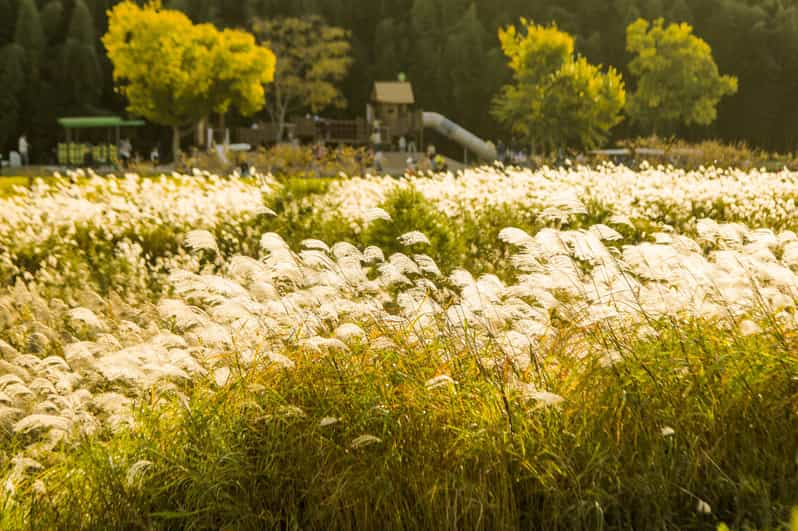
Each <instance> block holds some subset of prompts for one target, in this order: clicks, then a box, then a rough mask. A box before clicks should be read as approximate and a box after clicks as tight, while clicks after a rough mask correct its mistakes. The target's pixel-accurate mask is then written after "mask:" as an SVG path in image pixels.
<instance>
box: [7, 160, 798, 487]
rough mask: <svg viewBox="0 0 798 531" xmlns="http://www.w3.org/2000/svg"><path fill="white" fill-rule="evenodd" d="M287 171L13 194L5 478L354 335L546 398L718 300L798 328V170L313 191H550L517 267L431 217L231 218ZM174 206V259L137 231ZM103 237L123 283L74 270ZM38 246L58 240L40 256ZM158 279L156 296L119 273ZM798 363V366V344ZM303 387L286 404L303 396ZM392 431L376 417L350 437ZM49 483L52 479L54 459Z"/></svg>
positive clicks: (751, 321)
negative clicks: (473, 260)
mask: <svg viewBox="0 0 798 531" xmlns="http://www.w3.org/2000/svg"><path fill="white" fill-rule="evenodd" d="M280 187H281V185H280V184H279V183H277V182H276V181H274V180H273V179H271V178H269V177H268V176H259V177H258V178H256V179H253V180H241V179H237V178H220V177H217V176H212V175H203V174H202V173H201V172H197V174H196V175H193V176H170V177H163V178H161V179H155V180H147V179H141V178H139V177H137V176H135V175H128V176H126V177H124V178H122V179H115V178H100V177H97V176H92V175H89V179H88V181H87V182H84V183H82V184H80V185H75V184H69V183H68V182H66V181H65V182H63V183H61V184H58V185H55V186H45V185H44V184H41V183H40V184H39V185H37V187H36V188H34V189H33V190H31V191H29V192H23V193H20V194H19V195H17V196H14V197H11V198H9V199H6V200H3V201H1V202H0V271H2V276H3V278H4V279H6V280H7V282H8V285H7V286H6V288H5V289H4V292H3V294H2V296H0V358H1V359H0V436H2V438H3V441H4V445H3V446H4V448H6V450H4V453H3V455H2V464H3V465H4V467H5V469H4V474H5V480H4V484H3V485H4V492H5V496H6V497H8V498H9V499H13V498H14V496H15V493H16V492H17V489H18V488H19V486H20V485H23V484H27V483H29V482H30V480H31V479H32V478H38V477H39V476H38V474H40V473H41V471H42V470H46V468H47V467H48V463H49V462H50V455H51V454H52V453H53V452H57V451H62V450H63V449H64V448H68V447H69V445H70V441H76V440H79V439H81V438H82V437H84V436H86V435H91V434H96V433H99V432H109V433H113V432H114V431H117V430H125V429H130V428H131V426H132V427H133V429H135V426H134V423H135V414H134V413H135V411H136V408H137V407H138V405H139V404H141V403H142V402H145V403H148V404H156V405H157V403H158V402H159V401H160V400H165V398H166V397H175V396H177V397H178V398H180V397H181V396H184V393H187V389H188V388H189V387H190V386H192V385H197V384H201V385H208V386H210V387H212V388H217V389H224V388H225V387H228V386H231V385H233V384H235V383H236V382H237V381H239V380H241V379H242V378H246V376H247V374H249V373H250V372H251V371H253V370H257V371H291V370H292V369H293V368H294V367H295V359H294V357H295V356H296V355H297V353H298V352H307V353H313V355H314V356H316V357H318V358H319V359H322V358H324V357H327V356H331V357H336V358H342V359H346V357H347V355H348V354H347V353H349V352H353V351H357V352H358V353H359V356H369V355H373V356H377V355H379V353H380V352H384V351H386V350H396V351H399V352H401V351H402V350H403V349H420V350H427V349H431V350H433V351H434V352H435V355H436V356H437V357H438V362H436V365H439V366H441V367H445V366H447V364H449V363H451V362H452V361H453V360H456V358H457V357H458V356H469V357H473V358H474V359H476V360H477V362H478V364H479V366H480V367H482V368H483V369H484V370H485V371H486V373H488V374H491V375H492V376H491V378H495V379H496V380H497V381H498V382H499V384H500V385H501V386H503V388H506V389H507V392H508V393H512V394H513V395H514V396H519V397H520V399H521V400H522V402H523V403H525V404H526V407H527V408H529V410H530V411H537V410H539V409H540V408H557V407H560V405H561V404H562V402H563V400H565V398H564V397H562V396H560V395H559V394H557V393H556V385H555V386H553V385H552V382H551V381H550V379H549V378H548V377H547V374H549V371H548V370H547V369H548V368H549V367H554V366H557V365H558V364H562V363H563V360H564V359H568V360H571V361H573V360H580V359H586V360H587V359H598V360H599V361H600V365H601V366H602V367H604V368H605V369H606V370H608V371H609V370H613V368H615V367H617V366H618V364H623V363H625V362H626V360H627V359H628V358H629V357H630V356H633V355H634V352H633V351H632V350H631V349H632V348H633V347H632V346H633V345H634V344H635V342H636V341H638V340H640V339H645V338H647V337H653V336H656V335H657V334H659V333H660V331H659V330H658V328H657V327H656V326H655V324H656V323H659V322H669V323H688V322H696V321H698V322H703V323H706V324H707V325H708V326H712V327H716V328H717V329H718V330H722V331H723V333H724V334H728V335H729V336H730V337H739V338H746V337H751V336H757V335H759V334H769V335H770V334H775V335H777V336H779V337H787V336H791V335H792V334H793V333H795V332H796V331H798V318H797V316H796V302H795V301H796V297H797V296H798V275H796V271H798V236H796V234H795V233H794V232H792V231H791V230H789V228H790V227H795V226H796V225H797V224H796V219H797V218H796V216H795V213H794V207H795V197H797V196H798V174H794V173H789V172H782V173H776V174H769V173H764V172H756V171H755V172H748V173H744V172H736V171H720V170H715V169H706V170H702V171H699V172H691V173H685V172H681V171H678V170H673V169H668V168H648V169H644V170H643V171H641V172H633V171H631V170H628V169H625V168H616V167H611V166H606V167H603V168H599V169H588V168H572V169H565V170H553V169H543V170H541V171H538V172H530V171H521V170H517V169H512V168H482V169H477V170H473V171H468V172H466V173H465V174H461V175H457V176H455V175H441V176H433V177H431V178H416V179H411V180H408V181H395V180H393V179H389V178H380V177H369V178H365V179H344V180H340V181H338V182H336V183H334V184H333V185H332V187H331V189H330V191H329V193H327V194H323V195H318V196H313V197H309V198H305V199H304V200H305V201H310V202H311V204H312V207H313V208H315V209H317V210H318V211H320V212H322V215H326V214H327V213H329V214H330V215H333V214H335V215H337V216H339V217H343V218H345V219H348V220H350V222H351V224H352V227H353V231H354V232H361V231H363V230H365V229H366V228H367V227H368V226H370V225H371V224H375V223H382V224H391V223H392V219H391V215H390V214H389V213H388V212H386V210H384V209H383V208H382V201H383V199H384V198H385V197H386V195H387V194H389V193H390V191H391V190H392V189H395V188H396V187H413V188H415V189H416V190H418V191H419V192H420V193H421V194H423V195H424V196H425V197H427V198H428V199H429V200H430V201H432V202H433V203H435V204H436V205H437V207H438V208H439V209H440V210H442V211H443V212H445V213H446V215H447V216H451V217H456V216H457V215H458V214H459V213H460V212H462V211H464V210H478V209H480V208H487V207H489V206H491V205H497V204H501V205H509V206H511V207H512V208H516V209H519V210H524V211H529V212H534V213H535V214H536V215H537V216H538V217H539V218H541V219H544V220H547V221H548V222H549V226H548V227H545V228H542V229H541V230H539V231H538V232H536V233H534V234H528V233H527V232H525V231H523V230H521V229H519V228H515V227H507V228H505V229H504V230H502V231H501V232H500V234H499V239H498V241H496V242H495V246H497V247H498V246H505V247H507V248H508V249H509V250H510V251H509V252H510V257H511V258H510V261H511V264H510V268H511V270H512V271H513V274H512V275H511V276H510V277H508V278H505V279H501V278H499V277H498V276H496V275H490V274H486V275H482V276H477V277H475V276H474V275H472V273H471V272H469V271H466V270H464V269H457V268H455V269H454V270H452V271H441V268H440V267H439V265H438V264H436V263H435V261H434V260H433V259H432V258H431V257H430V254H432V253H431V252H430V246H431V245H432V244H431V242H430V240H429V239H428V237H427V235H425V234H424V233H422V232H418V231H411V232H408V233H405V234H402V235H400V236H399V237H398V242H397V243H398V244H399V245H400V246H401V247H402V248H403V249H404V250H403V251H402V252H395V253H386V252H384V251H383V249H380V248H378V247H375V246H365V247H358V246H356V245H353V244H352V243H348V242H332V241H321V240H320V239H303V240H302V241H290V242H287V241H286V240H285V239H284V238H283V237H282V236H281V235H280V234H277V233H274V232H267V233H263V234H255V233H252V230H254V229H248V230H249V231H250V232H244V233H243V234H242V233H240V232H239V233H236V234H233V233H230V235H226V233H225V232H224V230H220V229H219V227H224V226H230V225H233V226H235V225H237V224H240V225H246V224H247V223H249V222H250V221H251V220H253V219H256V218H258V217H261V216H275V215H276V214H275V212H274V211H273V210H272V206H273V205H270V204H268V198H269V197H270V193H271V192H273V191H275V190H279V188H280ZM596 203H598V204H601V205H602V206H603V207H604V208H606V210H607V211H608V212H610V213H611V215H610V216H608V217H607V219H606V222H605V223H593V224H590V225H589V226H587V227H585V228H579V229H578V230H575V229H571V228H569V226H570V224H571V222H572V221H573V220H578V219H581V218H583V217H584V216H586V215H587V213H588V207H589V205H590V204H596ZM701 213H704V214H706V215H707V216H709V215H715V218H716V219H710V218H709V217H698V216H697V214H701ZM741 220H747V224H744V223H741V222H740V221H741ZM641 223H642V224H644V226H645V227H646V228H647V229H649V230H650V232H647V233H646V234H645V235H644V237H643V238H642V239H641V240H640V241H627V239H626V238H625V237H624V236H623V234H622V231H623V229H624V227H635V226H638V227H639V226H641ZM163 226H169V227H171V229H170V232H169V235H170V236H169V237H171V238H174V239H175V246H174V252H167V253H165V254H164V255H163V256H159V257H158V258H157V259H155V260H153V259H152V257H150V256H147V255H146V254H145V253H144V252H143V250H142V248H141V246H140V245H138V244H137V243H136V235H137V234H141V233H145V232H148V231H152V230H157V229H159V228H160V227H163ZM255 226H256V225H252V227H255ZM652 227H653V229H652ZM225 238H240V239H247V240H252V241H253V242H257V245H242V246H239V247H236V246H233V247H232V248H246V249H255V252H253V253H251V255H237V254H229V253H227V252H226V251H225V249H229V248H231V246H230V245H228V244H229V242H225V241H224V240H225ZM98 241H100V242H104V243H103V245H105V247H106V248H111V249H113V252H114V254H116V255H117V256H118V257H122V258H123V259H124V261H125V262H127V263H128V264H129V268H127V269H126V270H124V271H120V272H119V276H118V277H116V278H110V279H108V286H109V289H108V290H107V292H106V293H104V294H100V293H98V291H97V290H92V289H88V288H87V287H86V286H85V285H82V284H81V283H80V282H76V279H79V278H80V275H81V274H82V273H81V271H71V270H70V268H71V267H72V266H71V262H70V256H73V254H74V252H75V250H76V249H77V250H78V251H82V250H83V247H84V246H86V245H87V244H86V242H91V244H92V245H97V242H98ZM22 255H24V256H26V257H30V256H35V257H37V258H36V260H34V264H33V265H31V263H30V260H28V261H21V260H20V259H19V257H20V256H22ZM153 274H156V275H158V276H160V277H161V278H162V282H163V283H164V285H165V286H166V289H165V290H163V291H162V292H161V293H159V294H158V295H157V297H156V298H153V295H152V292H148V291H147V290H148V285H149V284H148V283H149V280H150V279H151V277H152V275H153ZM137 289H139V290H141V292H142V295H141V297H135V296H124V297H123V296H120V295H119V294H118V293H121V292H125V293H135V291H136V290H137ZM608 337H612V338H621V339H620V340H612V341H609V340H607V338H608ZM553 344H556V345H557V351H556V352H553V350H552V348H551V346H552V345H553ZM788 367H789V368H788V370H791V371H794V370H795V365H794V363H793V362H792V361H790V362H789V365H788ZM420 383H421V384H423V385H424V386H425V387H426V389H428V391H429V392H430V393H434V392H436V389H439V388H454V389H456V388H457V386H458V382H457V381H456V380H455V379H454V378H453V377H452V376H451V375H450V374H448V373H446V372H443V371H441V372H440V374H437V375H436V376H435V377H434V378H432V379H429V380H427V381H425V382H420ZM257 391H258V390H257V389H253V392H257ZM287 407H288V408H289V409H285V411H284V412H283V413H285V414H286V415H291V414H296V415H301V414H302V411H301V409H298V408H295V409H290V407H291V406H290V405H289V406H287ZM338 421H339V419H338V418H337V417H336V416H335V415H331V416H330V417H325V419H322V421H321V422H322V423H328V424H331V423H335V422H338ZM657 429H659V430H661V431H662V433H663V436H669V435H671V434H672V432H673V430H672V428H670V427H669V426H665V425H663V426H657ZM377 441H379V438H378V437H376V436H375V435H373V434H369V433H363V434H361V435H359V436H358V437H356V438H354V439H353V440H352V441H351V446H352V447H353V448H360V447H363V446H368V445H370V444H372V443H374V442H377ZM145 465H146V463H145V464H142V465H141V466H140V467H139V468H142V467H145ZM138 470H139V469H138V468H132V469H131V470H130V474H131V475H132V476H135V475H136V474H137V473H138V472H137V471H138ZM35 488H36V489H39V490H41V491H47V489H48V485H46V484H45V483H44V482H43V481H42V480H41V479H37V481H36V485H35Z"/></svg>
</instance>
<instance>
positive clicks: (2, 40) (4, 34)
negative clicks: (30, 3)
mask: <svg viewBox="0 0 798 531" xmlns="http://www.w3.org/2000/svg"><path fill="white" fill-rule="evenodd" d="M13 20H14V9H13V6H12V5H11V0H0V47H1V46H4V45H6V44H8V43H9V42H11V41H12V40H14V25H13V24H12V21H13Z"/></svg>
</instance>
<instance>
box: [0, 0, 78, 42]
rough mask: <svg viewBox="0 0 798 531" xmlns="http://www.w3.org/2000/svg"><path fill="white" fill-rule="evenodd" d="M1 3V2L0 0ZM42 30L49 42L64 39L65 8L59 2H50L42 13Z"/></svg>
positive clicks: (51, 0) (54, 0) (57, 0)
mask: <svg viewBox="0 0 798 531" xmlns="http://www.w3.org/2000/svg"><path fill="white" fill-rule="evenodd" d="M0 1H1V0H0ZM41 21H42V29H43V30H44V35H45V37H46V38H47V41H48V42H51V43H52V42H55V41H56V40H58V39H59V38H61V37H63V27H62V26H63V23H64V6H63V4H62V3H61V2H60V1H59V0H50V1H49V2H47V4H46V5H45V6H44V8H43V9H42V12H41Z"/></svg>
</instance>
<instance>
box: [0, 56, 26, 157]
mask: <svg viewBox="0 0 798 531" xmlns="http://www.w3.org/2000/svg"><path fill="white" fill-rule="evenodd" d="M0 79H2V80H3V83H0V152H4V151H6V148H9V147H11V146H12V145H13V142H14V141H15V140H16V138H17V132H18V131H19V118H20V106H19V103H20V102H19V95H20V92H21V91H22V89H23V88H24V87H25V51H24V50H23V49H22V48H21V47H20V46H18V45H17V44H14V43H10V44H6V45H5V46H3V47H2V48H0Z"/></svg>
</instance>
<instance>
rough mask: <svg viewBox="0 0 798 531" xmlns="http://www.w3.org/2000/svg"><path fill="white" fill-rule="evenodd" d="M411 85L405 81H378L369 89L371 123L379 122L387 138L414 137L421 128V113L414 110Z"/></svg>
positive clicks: (414, 99)
mask: <svg viewBox="0 0 798 531" xmlns="http://www.w3.org/2000/svg"><path fill="white" fill-rule="evenodd" d="M415 103H416V98H415V95H414V94H413V85H411V84H410V83H408V82H406V81H378V82H376V83H374V87H373V89H372V91H371V103H370V105H369V106H370V109H369V112H368V113H367V115H368V117H369V121H370V122H371V123H375V122H376V123H379V124H380V127H382V128H384V130H385V133H387V138H388V139H393V138H398V137H401V136H404V137H408V138H412V137H415V136H416V135H417V134H418V133H419V132H420V131H421V129H422V123H421V115H420V113H418V112H416V111H415V110H414V106H415Z"/></svg>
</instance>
